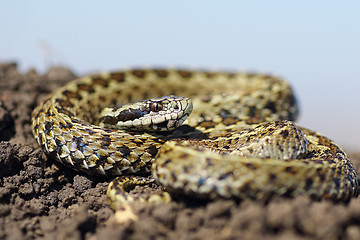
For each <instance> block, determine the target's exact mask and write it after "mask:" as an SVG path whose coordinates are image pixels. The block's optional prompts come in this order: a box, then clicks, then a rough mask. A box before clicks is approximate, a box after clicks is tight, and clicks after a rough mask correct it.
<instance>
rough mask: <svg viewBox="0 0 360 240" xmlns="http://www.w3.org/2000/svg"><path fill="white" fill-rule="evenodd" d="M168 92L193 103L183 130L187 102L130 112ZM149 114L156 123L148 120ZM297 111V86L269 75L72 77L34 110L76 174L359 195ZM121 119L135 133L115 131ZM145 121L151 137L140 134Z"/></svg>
mask: <svg viewBox="0 0 360 240" xmlns="http://www.w3.org/2000/svg"><path fill="white" fill-rule="evenodd" d="M166 95H177V96H184V97H187V98H191V99H192V103H193V106H194V110H193V113H192V114H191V116H190V117H189V118H188V119H187V120H186V122H185V125H183V126H180V127H178V126H179V125H180V124H181V123H182V122H183V121H184V120H185V118H186V117H187V115H189V112H190V111H191V108H192V106H191V102H188V100H187V99H185V98H180V100H179V99H178V98H177V97H174V96H170V98H174V99H175V101H178V102H177V103H175V104H174V103H172V102H169V101H168V99H167V98H165V99H160V100H159V99H155V100H154V101H155V102H157V103H156V104H153V103H152V101H150V102H147V103H146V104H145V105H147V106H148V107H149V108H150V110H145V108H144V107H143V105H142V107H140V108H137V109H135V108H136V107H134V106H133V105H130V106H122V104H126V103H133V102H138V101H141V100H143V99H151V98H154V97H160V96H166ZM162 101H165V102H166V103H165V102H162ZM109 106H115V108H113V109H112V110H107V112H108V113H109V112H110V113H113V115H112V116H104V115H103V116H102V117H99V113H100V112H101V111H102V110H103V109H104V108H105V107H109ZM167 106H168V107H169V108H171V107H173V108H175V112H176V113H174V112H171V111H174V109H173V110H169V108H167ZM122 108H124V109H125V110H123V109H122ZM181 108H185V110H184V111H185V113H184V112H183V113H181V112H180V111H182V110H183V109H181ZM119 109H120V110H119ZM139 109H140V110H139ZM161 110H164V111H162V112H163V113H161V114H162V115H161V114H160V117H159V116H156V115H155V113H156V112H160V111H161ZM104 111H105V112H106V110H104ZM106 114H107V113H105V115H106ZM117 114H118V115H117ZM146 114H150V118H148V119H145V120H144V119H143V120H139V118H142V117H144V115H146ZM297 114H298V108H297V103H296V99H295V97H294V94H293V92H292V90H291V88H290V86H289V84H288V83H287V82H285V81H283V80H282V79H280V78H277V77H273V76H270V75H263V74H251V73H229V72H202V71H184V70H170V69H133V70H125V71H120V72H113V73H105V74H99V75H94V76H89V77H83V78H80V79H77V80H74V81H71V82H70V83H68V84H67V85H65V86H64V87H62V88H60V89H59V90H57V91H55V92H54V93H52V94H51V95H50V96H49V97H47V98H46V99H45V100H43V101H42V102H41V103H40V104H39V105H38V106H37V107H36V108H35V110H34V111H33V113H32V129H33V134H34V136H35V138H36V140H37V142H38V143H39V145H40V146H41V147H42V148H43V149H44V151H45V152H46V153H47V154H48V155H50V156H51V157H53V158H55V159H56V160H58V161H60V162H62V163H64V164H65V165H67V166H69V167H71V168H74V169H76V170H79V171H82V172H85V173H87V174H91V175H105V176H109V177H111V176H119V175H120V176H124V175H125V176H129V175H133V174H138V173H148V172H151V173H152V175H153V177H154V178H155V179H156V180H157V182H158V183H160V184H161V185H162V186H164V187H165V188H166V189H167V190H168V191H170V192H171V191H173V192H181V193H183V194H186V195H191V196H197V197H203V198H211V199H212V198H217V197H224V198H232V197H235V198H240V199H242V198H256V199H269V198H271V197H274V196H295V195H299V194H306V195H309V196H311V197H313V198H315V199H332V200H335V201H338V200H343V201H348V200H349V199H350V198H351V197H355V196H357V195H358V179H357V176H356V172H355V170H354V167H353V165H352V163H351V162H350V160H349V158H348V156H347V155H346V153H345V152H344V151H343V150H341V149H340V148H339V147H338V146H337V145H336V144H335V143H334V142H332V141H331V140H329V139H328V138H326V137H324V136H322V135H320V134H318V133H315V132H313V131H311V130H308V129H305V128H301V127H298V126H297V125H296V124H295V123H293V122H292V121H294V120H295V119H296V117H297ZM179 119H180V120H179ZM100 120H102V121H103V124H104V125H105V127H104V126H102V127H101V126H99V125H98V124H99V122H100ZM117 121H120V122H123V123H120V124H119V125H121V126H120V127H123V126H124V125H125V126H127V127H130V128H129V129H128V130H116V129H110V128H108V125H109V124H114V123H116V122H117ZM145 123H146V124H147V127H145V131H143V130H137V127H136V125H138V126H142V125H143V124H145ZM176 127H178V128H176ZM149 128H151V129H152V130H154V129H155V130H156V129H160V128H161V129H170V130H171V131H169V132H154V131H152V130H151V131H148V130H149ZM173 128H176V129H175V130H172V129H173ZM129 179H130V180H131V178H129V177H125V178H121V179H120V180H118V181H120V183H122V182H126V181H127V180H129ZM116 185H117V184H114V183H113V184H111V187H112V188H116ZM109 192H110V195H111V194H113V195H114V194H115V193H116V192H118V193H119V191H118V190H111V189H110V190H109ZM118 195H121V197H120V200H124V198H126V195H124V193H123V194H118ZM115 199H116V197H115Z"/></svg>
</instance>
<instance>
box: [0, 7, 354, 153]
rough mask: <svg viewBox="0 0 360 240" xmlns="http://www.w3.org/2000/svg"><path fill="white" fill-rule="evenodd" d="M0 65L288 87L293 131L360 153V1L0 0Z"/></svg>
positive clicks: (81, 73) (25, 69) (42, 69)
mask: <svg viewBox="0 0 360 240" xmlns="http://www.w3.org/2000/svg"><path fill="white" fill-rule="evenodd" d="M0 6H1V7H0V29H1V35H0V36H1V37H0V61H14V60H15V61H17V62H18V63H19V67H20V69H21V70H22V71H23V72H26V71H27V70H28V69H29V68H32V67H34V68H35V69H36V70H37V71H38V72H40V73H44V72H46V70H47V69H48V68H49V67H50V66H54V65H63V66H67V67H70V68H71V69H72V70H73V71H74V72H75V73H76V74H77V75H83V74H87V73H90V72H95V71H110V70H116V69H121V68H124V67H134V66H175V67H176V66H178V67H190V68H194V69H196V68H202V69H204V68H205V69H222V70H248V71H257V72H265V73H273V74H276V75H279V76H282V77H284V78H285V79H287V80H288V81H289V82H290V83H291V84H292V86H293V88H294V90H295V91H296V94H297V96H298V98H299V101H300V107H301V116H300V119H299V123H300V124H301V125H303V126H305V127H308V128H310V129H313V130H316V131H318V132H320V133H323V134H325V135H326V136H328V137H329V138H331V139H333V140H335V141H336V142H337V143H338V144H339V145H340V146H341V147H343V148H344V149H346V150H351V151H359V150H360V129H359V118H360V107H359V106H360V100H359V95H360V61H359V59H360V14H359V13H360V1H355V0H353V1H351V0H350V1H331V0H328V1H321V0H320V1H310V0H305V1H297V2H295V1H265V0H263V1H232V0H229V1H211V0H206V1H205V0H198V1H187V0H185V1H178V2H174V1H163V0H160V1H144V0H138V1H118V0H117V1H111V0H108V1H92V0H86V1H85V0H77V1H69V0H64V1H57V2H54V1H45V0H43V1H41V0H39V1H18V0H14V1H4V2H2V3H1V4H0Z"/></svg>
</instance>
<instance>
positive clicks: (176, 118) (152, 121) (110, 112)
mask: <svg viewBox="0 0 360 240" xmlns="http://www.w3.org/2000/svg"><path fill="white" fill-rule="evenodd" d="M192 109H193V105H192V102H191V100H190V99H189V98H186V97H178V96H173V95H170V96H163V97H159V98H152V99H147V100H144V101H140V102H136V103H133V104H125V105H121V106H120V107H115V108H105V109H104V110H103V111H102V113H101V118H100V122H101V125H103V126H104V127H108V128H117V129H123V130H129V131H171V130H174V129H176V128H177V127H179V126H181V125H182V124H183V123H184V121H185V120H186V118H187V117H188V116H189V115H190V114H191V112H192Z"/></svg>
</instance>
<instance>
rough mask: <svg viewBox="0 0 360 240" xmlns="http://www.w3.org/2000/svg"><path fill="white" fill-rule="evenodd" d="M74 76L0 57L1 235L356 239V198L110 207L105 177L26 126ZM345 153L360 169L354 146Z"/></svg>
mask: <svg viewBox="0 0 360 240" xmlns="http://www.w3.org/2000/svg"><path fill="white" fill-rule="evenodd" d="M74 77H75V76H74V74H72V73H71V71H70V70H69V69H66V68H60V67H57V68H51V69H50V70H49V71H48V73H46V74H44V75H39V74H37V73H36V71H35V70H30V71H28V72H27V73H26V74H20V73H19V72H18V71H17V67H16V64H15V63H3V64H0V96H1V100H0V140H1V142H0V168H1V169H2V170H1V171H0V239H35V238H36V239H109V238H113V239H123V238H129V239H359V236H360V200H359V199H353V200H352V201H351V202H350V203H348V204H335V203H332V202H330V201H321V202H314V201H312V200H310V199H309V198H307V197H297V198H295V199H279V200H274V201H271V202H270V203H267V204H264V203H261V202H256V201H250V200H245V201H242V202H236V201H233V200H217V201H214V202H194V201H192V202H191V201H190V202H189V201H188V202H186V203H185V202H177V203H172V204H162V205H148V204H133V205H130V206H126V207H125V208H124V210H122V211H119V212H117V213H116V214H114V212H113V211H112V210H111V209H110V208H109V207H108V205H107V199H106V196H105V192H106V188H107V185H108V182H107V181H104V180H98V179H94V178H92V177H89V176H85V175H82V174H78V173H76V172H74V171H72V170H70V169H68V168H65V167H63V166H62V165H61V164H58V163H56V162H53V161H52V160H50V159H47V158H46V157H45V156H44V154H43V153H42V151H41V150H40V149H39V147H38V146H37V144H36V142H35V140H34V139H33V136H32V134H31V126H30V115H31V111H32V109H33V108H34V106H35V105H36V104H37V103H38V102H39V100H40V99H41V98H42V97H44V96H45V94H46V93H48V92H50V91H51V90H53V89H56V88H57V87H59V86H62V85H63V84H64V83H65V82H66V81H69V80H71V79H73V78H74ZM351 158H352V161H353V162H354V163H355V165H356V167H357V169H359V168H360V153H355V154H352V155H351ZM142 191H146V189H145V190H144V189H142Z"/></svg>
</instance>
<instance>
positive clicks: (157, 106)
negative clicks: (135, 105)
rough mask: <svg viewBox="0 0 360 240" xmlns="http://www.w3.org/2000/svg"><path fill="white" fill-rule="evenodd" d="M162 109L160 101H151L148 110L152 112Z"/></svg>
mask: <svg viewBox="0 0 360 240" xmlns="http://www.w3.org/2000/svg"><path fill="white" fill-rule="evenodd" d="M162 109H163V105H162V104H161V103H151V104H150V110H151V111H153V112H158V111H161V110H162Z"/></svg>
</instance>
